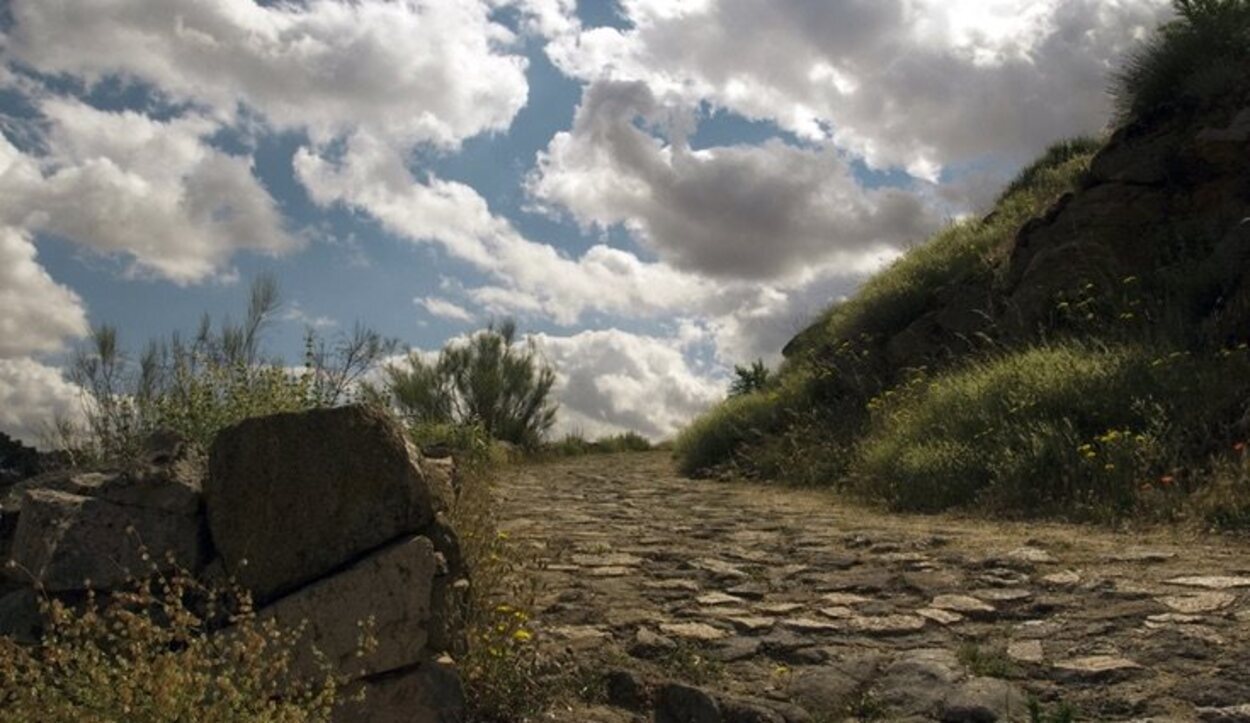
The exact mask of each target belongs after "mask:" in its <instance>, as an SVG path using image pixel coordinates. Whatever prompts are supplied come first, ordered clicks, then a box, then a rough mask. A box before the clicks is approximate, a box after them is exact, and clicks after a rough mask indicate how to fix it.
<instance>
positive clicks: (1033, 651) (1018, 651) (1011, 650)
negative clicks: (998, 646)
mask: <svg viewBox="0 0 1250 723" xmlns="http://www.w3.org/2000/svg"><path fill="white" fill-rule="evenodd" d="M1007 657H1008V658H1011V659H1012V660H1015V661H1017V662H1020V663H1040V662H1042V660H1044V659H1045V658H1046V651H1045V650H1044V649H1043V648H1042V641H1040V640H1013V641H1011V642H1010V643H1007Z"/></svg>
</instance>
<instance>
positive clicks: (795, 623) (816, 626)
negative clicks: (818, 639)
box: [781, 618, 844, 633]
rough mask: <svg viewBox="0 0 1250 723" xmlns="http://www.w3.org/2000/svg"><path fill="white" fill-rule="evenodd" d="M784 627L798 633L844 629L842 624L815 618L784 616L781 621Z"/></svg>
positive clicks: (828, 631) (831, 631) (830, 631)
mask: <svg viewBox="0 0 1250 723" xmlns="http://www.w3.org/2000/svg"><path fill="white" fill-rule="evenodd" d="M781 624H782V625H784V626H785V627H787V628H789V629H791V630H795V631H798V632H800V633H833V632H838V631H841V630H843V629H844V626H843V625H840V624H838V623H831V622H829V621H827V620H816V619H815V618H786V619H785V620H782V621H781Z"/></svg>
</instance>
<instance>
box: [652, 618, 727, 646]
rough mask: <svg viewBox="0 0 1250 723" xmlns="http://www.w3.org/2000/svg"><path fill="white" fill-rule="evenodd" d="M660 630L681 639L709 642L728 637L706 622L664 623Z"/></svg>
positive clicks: (725, 633) (722, 631)
mask: <svg viewBox="0 0 1250 723" xmlns="http://www.w3.org/2000/svg"><path fill="white" fill-rule="evenodd" d="M660 632H662V633H664V634H665V635H672V636H673V637H675V638H682V639H683V640H698V641H704V642H711V641H713V640H720V639H721V638H727V637H729V633H727V632H725V631H724V630H721V629H720V628H717V627H713V626H711V625H708V624H707V623H664V624H663V625H661V626H660Z"/></svg>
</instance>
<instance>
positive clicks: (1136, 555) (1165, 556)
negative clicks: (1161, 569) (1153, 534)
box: [1107, 550, 1176, 562]
mask: <svg viewBox="0 0 1250 723" xmlns="http://www.w3.org/2000/svg"><path fill="white" fill-rule="evenodd" d="M1175 557H1176V553H1175V552H1168V551H1167V550H1129V551H1127V552H1121V553H1117V554H1115V555H1111V556H1110V557H1109V558H1107V559H1109V560H1111V561H1112V562H1167V561H1168V560H1171V559H1173V558H1175Z"/></svg>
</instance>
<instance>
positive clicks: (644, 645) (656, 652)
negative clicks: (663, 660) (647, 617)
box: [629, 628, 677, 659]
mask: <svg viewBox="0 0 1250 723" xmlns="http://www.w3.org/2000/svg"><path fill="white" fill-rule="evenodd" d="M676 648H677V643H675V642H673V640H672V639H671V638H666V637H664V636H663V635H660V634H658V633H654V632H652V631H651V630H649V629H647V628H638V632H637V633H635V634H634V642H633V644H631V645H630V646H629V654H630V655H632V656H634V657H635V658H643V659H652V658H659V657H662V656H664V655H665V654H667V653H670V652H672V651H673V650H674V649H676Z"/></svg>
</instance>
